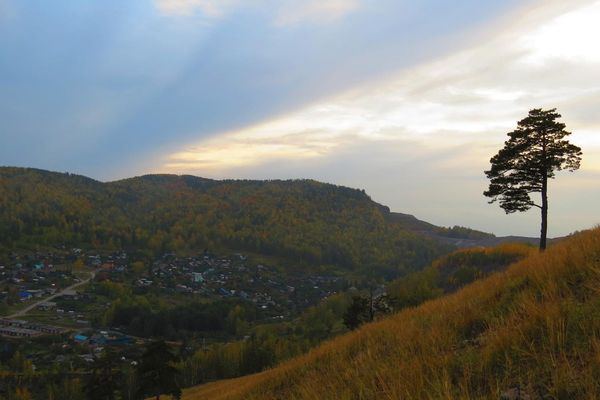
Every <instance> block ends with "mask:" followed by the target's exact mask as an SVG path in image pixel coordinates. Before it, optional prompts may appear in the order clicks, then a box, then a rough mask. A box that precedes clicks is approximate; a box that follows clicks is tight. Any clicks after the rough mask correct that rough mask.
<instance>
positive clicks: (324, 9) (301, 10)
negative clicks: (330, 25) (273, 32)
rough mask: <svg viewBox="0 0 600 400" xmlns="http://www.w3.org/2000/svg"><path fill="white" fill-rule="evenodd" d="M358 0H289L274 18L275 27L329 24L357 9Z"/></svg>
mask: <svg viewBox="0 0 600 400" xmlns="http://www.w3.org/2000/svg"><path fill="white" fill-rule="evenodd" d="M359 5H360V4H359V1H358V0H289V1H286V2H284V4H283V6H282V7H281V8H280V10H279V12H278V14H277V16H276V18H275V25H277V26H294V25H297V24H298V23H300V22H307V21H308V22H331V21H334V20H336V19H339V18H342V17H344V16H345V15H347V14H349V13H351V12H353V11H355V10H356V9H358V7H359Z"/></svg>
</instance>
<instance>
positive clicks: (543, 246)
mask: <svg viewBox="0 0 600 400" xmlns="http://www.w3.org/2000/svg"><path fill="white" fill-rule="evenodd" d="M547 233H548V177H547V176H544V180H543V182H542V229H541V232H540V251H544V250H546V235H547Z"/></svg>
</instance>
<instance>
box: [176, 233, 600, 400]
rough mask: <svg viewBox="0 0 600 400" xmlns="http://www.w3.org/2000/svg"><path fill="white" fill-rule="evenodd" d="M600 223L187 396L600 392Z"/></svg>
mask: <svg viewBox="0 0 600 400" xmlns="http://www.w3.org/2000/svg"><path fill="white" fill-rule="evenodd" d="M599 305H600V228H597V229H595V230H593V231H588V232H584V233H580V234H578V235H575V236H574V237H571V238H569V239H567V240H564V241H562V242H560V243H558V244H555V245H553V246H552V247H551V248H549V249H548V250H547V251H546V252H545V253H542V254H539V253H534V254H532V255H530V256H528V257H527V258H525V259H523V260H522V261H519V262H517V263H516V264H514V265H513V266H511V267H510V268H509V269H508V270H507V271H505V272H500V273H497V274H493V275H492V276H490V277H488V278H487V279H484V280H481V281H477V282H475V283H473V284H471V285H469V286H467V287H465V288H463V289H461V290H459V291H458V292H456V293H454V294H452V295H449V296H446V297H442V298H439V299H436V300H433V301H430V302H427V303H425V304H423V305H421V306H419V307H416V308H411V309H406V310H404V311H402V312H400V313H398V314H396V315H394V316H392V317H390V318H388V319H385V320H382V321H380V322H376V323H373V324H369V325H366V326H364V327H363V328H361V329H359V330H358V331H356V332H354V333H350V334H347V335H345V336H342V337H340V338H338V339H335V340H333V341H330V342H327V343H326V344H324V345H322V346H321V347H319V348H317V349H316V350H314V351H312V352H310V353H309V354H307V355H305V356H302V357H299V358H297V359H294V360H292V361H290V362H287V363H284V364H283V365H281V366H280V367H278V368H275V369H272V370H269V371H266V372H263V373H260V374H256V375H252V376H248V377H245V378H239V379H235V380H229V381H221V382H215V383H211V384H207V385H204V386H199V387H196V388H192V389H189V390H187V391H186V392H185V395H184V399H215V400H219V399H315V400H316V399H324V400H326V399H332V400H333V399H441V398H444V399H449V398H470V399H490V398H496V399H498V398H501V396H502V397H503V398H510V399H541V398H553V399H595V398H599V397H600V344H599V343H600V315H599V313H600V311H599V310H600V307H599Z"/></svg>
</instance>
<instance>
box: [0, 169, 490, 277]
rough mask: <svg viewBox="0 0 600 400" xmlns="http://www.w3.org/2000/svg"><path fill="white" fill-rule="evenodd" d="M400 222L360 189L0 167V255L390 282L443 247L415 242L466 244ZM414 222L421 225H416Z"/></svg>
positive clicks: (463, 233)
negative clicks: (320, 272)
mask: <svg viewBox="0 0 600 400" xmlns="http://www.w3.org/2000/svg"><path fill="white" fill-rule="evenodd" d="M415 221H418V220H416V219H414V218H412V219H407V218H398V215H397V214H396V215H395V214H393V213H390V212H389V209H388V208H387V207H384V206H381V205H379V204H377V203H375V202H373V201H372V200H371V199H370V198H369V197H368V196H367V195H366V194H365V192H364V191H361V190H357V189H350V188H346V187H340V186H335V185H330V184H324V183H319V182H316V181H311V180H296V181H214V180H209V179H203V178H198V177H193V176H173V175H147V176H142V177H137V178H131V179H125V180H121V181H116V182H109V183H101V182H98V181H95V180H93V179H89V178H86V177H83V176H78V175H72V174H61V173H54V172H48V171H42V170H36V169H24V168H0V246H2V248H0V253H1V252H4V253H6V252H7V251H10V250H13V249H16V248H21V249H23V248H25V249H38V248H39V247H40V246H44V245H46V246H54V245H56V244H63V245H66V246H82V247H88V248H102V249H127V248H136V249H141V250H142V251H145V252H147V253H148V256H152V255H157V254H162V253H164V252H168V251H177V252H185V251H188V250H196V251H197V250H198V249H207V248H208V249H211V250H213V249H217V250H235V251H237V250H242V251H248V252H254V253H258V254H263V255H271V256H277V257H280V258H283V259H288V260H293V262H294V263H295V264H297V265H302V264H304V265H310V266H313V267H314V266H323V265H324V266H336V267H339V268H342V269H344V270H357V269H358V270H363V271H366V270H368V271H375V272H376V273H378V275H379V276H383V275H385V276H387V277H394V276H397V275H399V274H400V273H402V272H406V271H410V270H415V269H418V268H420V267H422V266H424V265H427V264H428V263H429V262H431V261H432V260H433V259H434V258H436V257H437V256H439V255H440V254H443V253H445V252H448V251H449V250H450V249H451V248H450V247H449V246H448V245H444V244H441V242H440V241H436V240H433V239H431V238H430V237H428V236H426V235H423V234H421V233H422V231H423V230H427V229H428V230H430V231H432V232H434V233H435V234H436V235H446V236H447V237H465V238H469V237H471V236H473V235H475V236H477V235H481V233H478V232H475V231H471V230H468V229H464V228H458V227H455V228H453V229H445V228H438V227H433V226H432V225H429V224H425V225H427V226H423V225H422V224H423V223H421V225H418V226H415ZM418 222H420V221H418Z"/></svg>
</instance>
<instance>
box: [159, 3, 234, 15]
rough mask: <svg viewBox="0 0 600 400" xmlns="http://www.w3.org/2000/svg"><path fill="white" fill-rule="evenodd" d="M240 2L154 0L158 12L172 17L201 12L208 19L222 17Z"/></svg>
mask: <svg viewBox="0 0 600 400" xmlns="http://www.w3.org/2000/svg"><path fill="white" fill-rule="evenodd" d="M238 3H239V1H238V0H154V4H155V7H156V9H157V10H158V12H160V13H161V14H163V15H170V16H190V15H193V14H195V13H196V12H197V11H200V12H201V13H202V14H204V15H206V16H208V17H220V16H222V15H223V14H225V12H226V11H228V10H229V9H230V8H231V7H233V6H235V5H236V4H238Z"/></svg>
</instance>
